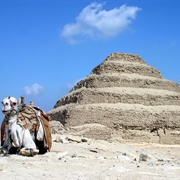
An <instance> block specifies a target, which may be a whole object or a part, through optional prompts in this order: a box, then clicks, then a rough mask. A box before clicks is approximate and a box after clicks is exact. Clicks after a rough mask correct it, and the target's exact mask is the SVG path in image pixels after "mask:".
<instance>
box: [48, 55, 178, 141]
mask: <svg viewBox="0 0 180 180" xmlns="http://www.w3.org/2000/svg"><path fill="white" fill-rule="evenodd" d="M48 114H49V115H50V116H51V118H52V119H53V120H56V121H60V122H61V123H62V124H63V125H64V126H65V127H66V128H67V129H68V130H69V131H71V132H73V133H74V134H77V135H82V136H86V137H91V138H95V139H106V140H118V141H120V142H153V143H168V144H180V88H179V86H178V84H177V83H175V82H172V81H170V80H167V79H164V78H163V77H162V75H161V73H160V72H159V71H158V70H157V69H155V68H154V67H152V66H149V65H147V64H146V63H145V61H144V60H143V59H142V58H141V57H140V56H138V55H135V54H124V53H112V54H110V55H109V56H108V57H107V58H106V59H105V60H104V61H103V62H102V63H101V64H100V65H98V66H96V67H95V68H94V69H93V70H92V72H91V73H90V74H89V75H88V76H87V77H86V78H84V79H83V80H81V81H80V82H78V83H77V84H76V85H75V86H74V87H73V89H72V90H71V91H70V92H69V94H67V95H66V96H64V97H62V98H61V99H59V100H58V101H57V103H56V104H55V106H54V108H53V109H52V110H51V111H49V112H48Z"/></svg>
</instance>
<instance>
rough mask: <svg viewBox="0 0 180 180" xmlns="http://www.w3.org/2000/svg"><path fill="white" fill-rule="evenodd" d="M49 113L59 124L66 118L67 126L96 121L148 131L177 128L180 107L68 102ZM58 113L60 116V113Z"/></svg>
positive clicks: (118, 127)
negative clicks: (76, 103) (77, 103)
mask: <svg viewBox="0 0 180 180" xmlns="http://www.w3.org/2000/svg"><path fill="white" fill-rule="evenodd" d="M51 113H52V118H53V119H57V120H59V121H61V122H62V123H64V122H65V119H66V118H68V119H69V121H68V125H70V126H80V125H84V124H91V123H97V124H102V125H104V126H107V127H109V128H115V129H116V130H117V129H123V128H124V129H128V128H129V129H136V130H142V129H148V130H151V131H153V130H154V129H158V128H169V129H174V128H175V129H179V130H180V121H179V117H180V106H175V105H161V106H144V105H141V104H125V103H116V104H109V103H98V104H86V105H78V106H76V107H75V106H74V105H73V104H69V105H65V106H60V107H58V108H55V109H53V110H52V112H51ZM59 113H61V114H62V115H63V116H59ZM97 117H98V118H97ZM167 118H168V120H167ZM176 126H178V127H179V128H177V127H176Z"/></svg>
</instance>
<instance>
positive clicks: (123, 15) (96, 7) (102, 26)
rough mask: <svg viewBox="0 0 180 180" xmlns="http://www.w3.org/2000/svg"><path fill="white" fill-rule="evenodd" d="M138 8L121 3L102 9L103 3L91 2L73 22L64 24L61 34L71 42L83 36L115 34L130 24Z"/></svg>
mask: <svg viewBox="0 0 180 180" xmlns="http://www.w3.org/2000/svg"><path fill="white" fill-rule="evenodd" d="M139 10H140V8H138V7H135V6H126V5H122V6H120V7H117V8H114V9H111V10H109V11H107V10H104V9H103V4H98V3H92V4H90V5H88V6H86V7H85V8H84V9H83V10H82V12H81V13H80V14H79V16H78V17H77V18H76V21H75V23H69V24H66V25H65V26H64V28H63V31H62V33H61V36H63V37H64V38H65V39H66V40H67V41H68V42H69V43H71V44H74V43H77V42H79V39H80V38H81V39H82V38H85V37H92V38H110V37H114V36H117V35H118V34H120V33H121V32H122V31H124V30H125V29H126V28H127V27H128V25H129V24H131V22H132V20H133V19H135V17H136V14H137V12H138V11H139Z"/></svg>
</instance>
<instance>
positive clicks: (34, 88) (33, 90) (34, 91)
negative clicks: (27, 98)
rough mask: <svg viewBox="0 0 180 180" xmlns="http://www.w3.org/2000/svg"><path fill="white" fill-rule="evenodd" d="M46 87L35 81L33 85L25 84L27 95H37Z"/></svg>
mask: <svg viewBox="0 0 180 180" xmlns="http://www.w3.org/2000/svg"><path fill="white" fill-rule="evenodd" d="M43 89H44V88H43V87H42V86H40V85H39V84H37V83H35V84H33V85H32V86H31V87H29V86H25V87H24V93H25V94H26V95H37V94H39V93H40V92H41V91H42V90H43Z"/></svg>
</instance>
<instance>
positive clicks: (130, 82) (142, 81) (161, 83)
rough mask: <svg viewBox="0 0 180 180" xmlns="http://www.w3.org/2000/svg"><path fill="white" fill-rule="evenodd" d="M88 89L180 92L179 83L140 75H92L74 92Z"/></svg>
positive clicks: (80, 83)
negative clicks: (117, 88)
mask: <svg viewBox="0 0 180 180" xmlns="http://www.w3.org/2000/svg"><path fill="white" fill-rule="evenodd" d="M82 87H86V88H103V87H135V88H152V89H164V90H170V91H175V92H180V88H179V86H178V84H177V83H175V82H172V81H169V80H166V79H163V78H154V77H148V76H142V75H138V74H126V73H122V74H118V73H112V74H105V75H96V74H90V75H89V76H87V77H86V78H85V79H83V80H81V81H80V82H78V83H77V85H76V86H74V88H73V89H72V91H73V90H76V89H79V88H82Z"/></svg>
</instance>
